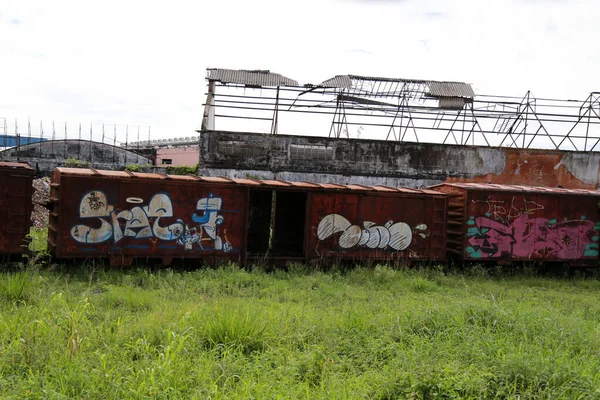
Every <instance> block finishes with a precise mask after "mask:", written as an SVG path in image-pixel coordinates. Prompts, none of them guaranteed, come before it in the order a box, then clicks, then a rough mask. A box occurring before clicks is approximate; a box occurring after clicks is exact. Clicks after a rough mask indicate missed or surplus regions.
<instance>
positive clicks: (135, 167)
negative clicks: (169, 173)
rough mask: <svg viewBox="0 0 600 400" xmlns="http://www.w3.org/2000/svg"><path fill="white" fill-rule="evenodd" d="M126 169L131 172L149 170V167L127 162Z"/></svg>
mask: <svg viewBox="0 0 600 400" xmlns="http://www.w3.org/2000/svg"><path fill="white" fill-rule="evenodd" d="M125 170H126V171H129V172H148V168H147V167H144V166H142V165H140V164H127V165H126V166H125Z"/></svg>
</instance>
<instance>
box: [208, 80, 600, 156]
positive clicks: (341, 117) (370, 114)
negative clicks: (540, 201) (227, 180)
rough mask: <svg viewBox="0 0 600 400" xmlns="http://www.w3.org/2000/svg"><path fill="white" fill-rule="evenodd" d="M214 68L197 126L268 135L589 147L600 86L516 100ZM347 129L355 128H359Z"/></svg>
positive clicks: (419, 83) (596, 133)
mask: <svg viewBox="0 0 600 400" xmlns="http://www.w3.org/2000/svg"><path fill="white" fill-rule="evenodd" d="M214 71H216V70H213V69H211V70H209V74H208V77H207V79H208V81H209V91H208V93H206V95H207V96H208V99H210V101H207V102H206V104H204V106H205V107H206V109H205V115H212V116H213V118H214V119H215V120H214V121H211V125H210V126H208V124H206V123H203V126H202V129H204V130H215V129H216V128H214V127H215V123H216V122H215V121H217V123H218V124H219V126H218V127H219V128H220V127H221V124H222V125H223V126H225V127H226V128H227V129H222V128H221V129H220V130H237V131H248V129H247V128H246V127H247V126H248V125H249V123H250V122H251V121H258V123H261V122H260V121H264V122H262V123H270V129H269V128H267V127H266V126H265V128H264V131H265V132H270V133H271V134H276V133H289V134H309V135H318V136H325V135H328V136H329V137H332V138H341V137H345V138H356V137H358V136H359V135H360V137H361V138H365V137H366V138H370V139H380V140H394V141H400V142H403V141H416V142H433V143H448V144H458V145H482V146H492V147H493V146H496V147H517V148H546V149H548V148H550V149H561V150H576V151H594V150H597V149H598V148H599V144H600V92H592V93H591V94H590V95H589V96H588V97H587V98H586V99H585V100H561V99H549V98H536V97H535V96H534V95H533V94H532V93H531V92H529V91H528V92H527V93H526V94H525V95H524V96H523V97H522V98H519V97H512V96H493V95H481V94H480V95H475V93H474V92H473V90H472V89H471V86H470V85H468V84H466V83H462V82H439V81H425V80H411V79H392V78H376V77H364V76H356V75H339V76H336V77H334V78H331V79H329V80H326V81H324V82H322V83H320V84H317V85H299V84H295V81H293V80H289V79H288V80H287V81H285V82H284V83H283V84H281V85H279V86H267V85H257V84H256V82H257V80H256V79H255V78H253V79H252V84H246V83H245V82H244V81H243V79H249V78H248V76H251V75H252V73H261V74H271V73H270V72H269V71H243V72H244V74H245V75H243V77H242V78H241V79H240V77H239V76H237V79H236V80H235V82H230V81H227V80H223V79H218V80H217V79H211V75H212V76H213V77H214V76H215V75H213V74H214ZM218 71H221V70H218ZM271 75H276V76H277V77H278V79H280V80H281V79H282V78H281V76H280V75H278V74H271ZM222 76H223V74H220V75H219V77H220V78H221V77H222ZM267 78H268V76H267ZM267 78H265V77H264V76H263V80H264V81H266V82H270V81H269V80H268V79H267ZM283 78H284V79H287V78H285V77H283ZM271 81H272V80H271ZM290 82H292V83H290ZM207 110H209V111H210V113H209V112H208V111H207ZM299 116H300V117H299ZM228 121H237V122H233V123H231V122H228ZM327 121H329V122H327ZM327 125H328V126H329V129H328V134H327V130H326V129H325V126H327ZM290 126H292V128H291V129H290ZM353 127H354V128H356V127H360V128H359V129H358V131H357V132H358V134H354V133H353V132H352V129H353ZM261 129H262V128H261Z"/></svg>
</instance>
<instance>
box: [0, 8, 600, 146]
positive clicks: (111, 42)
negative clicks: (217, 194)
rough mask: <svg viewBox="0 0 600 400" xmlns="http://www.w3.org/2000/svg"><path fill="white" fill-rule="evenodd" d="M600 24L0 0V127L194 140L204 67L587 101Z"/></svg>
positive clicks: (571, 11)
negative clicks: (424, 82) (43, 125)
mask: <svg viewBox="0 0 600 400" xmlns="http://www.w3.org/2000/svg"><path fill="white" fill-rule="evenodd" d="M599 17H600V1H596V0H588V1H586V0H579V1H578V0H498V1H493V0H489V1H488V0H472V1H470V0H464V1H462V0H345V1H344V0H303V1H295V2H291V1H285V0H274V1H266V0H264V1H263V0H254V1H249V0H239V1H238V0H214V1H206V0H200V1H177V0H171V1H162V2H158V1H156V2H155V1H151V0H150V1H149V0H146V1H137V0H135V1H134V0H118V1H117V0H103V1H95V2H91V1H84V0H77V1H66V0H53V1H47V0H0V117H5V118H7V119H8V120H9V121H13V120H14V119H15V118H17V119H19V120H20V121H26V120H27V118H28V117H29V118H31V119H32V121H39V120H40V119H44V121H50V120H56V121H65V120H66V121H69V122H70V123H77V122H82V123H84V124H90V123H97V122H106V123H115V124H121V125H125V124H134V125H135V124H140V125H148V126H151V127H152V132H153V136H155V135H156V136H161V137H168V136H177V137H179V136H189V135H192V134H193V133H194V130H196V129H199V127H200V123H201V115H202V111H203V107H202V103H203V102H204V99H205V96H204V93H205V90H206V81H205V69H206V68H207V67H220V68H232V69H270V70H271V71H274V72H278V73H281V74H283V75H285V76H288V77H290V78H293V79H296V80H298V81H299V82H301V83H318V82H321V81H323V80H325V79H327V78H330V77H332V76H334V75H337V74H360V75H370V76H385V77H396V78H419V79H432V80H457V81H465V82H469V83H471V84H472V85H473V87H474V89H475V92H476V93H481V94H504V95H516V96H522V95H524V94H525V92H526V91H527V90H531V91H532V92H533V94H534V95H536V96H538V97H554V98H577V99H584V98H585V97H586V96H587V95H588V94H589V92H591V91H594V90H600V82H599V80H598V78H597V77H598V70H599V67H600V63H599V53H600V45H599V42H598V40H599V39H598V20H599ZM11 123H12V122H11ZM22 123H23V122H20V124H22ZM38 123H39V122H38Z"/></svg>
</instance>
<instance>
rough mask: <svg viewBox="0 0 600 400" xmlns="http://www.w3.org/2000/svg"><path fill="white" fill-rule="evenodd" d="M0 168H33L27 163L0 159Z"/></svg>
mask: <svg viewBox="0 0 600 400" xmlns="http://www.w3.org/2000/svg"><path fill="white" fill-rule="evenodd" d="M0 168H21V169H33V168H31V167H30V166H29V164H25V163H18V162H9V161H0Z"/></svg>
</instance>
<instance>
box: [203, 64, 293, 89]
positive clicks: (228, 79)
mask: <svg viewBox="0 0 600 400" xmlns="http://www.w3.org/2000/svg"><path fill="white" fill-rule="evenodd" d="M207 71H208V80H210V81H218V82H221V83H238V84H241V85H249V86H300V85H299V84H298V82H297V81H295V80H293V79H290V78H287V77H285V76H283V75H280V74H276V73H274V72H271V71H269V70H237V69H222V68H208V69H207Z"/></svg>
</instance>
